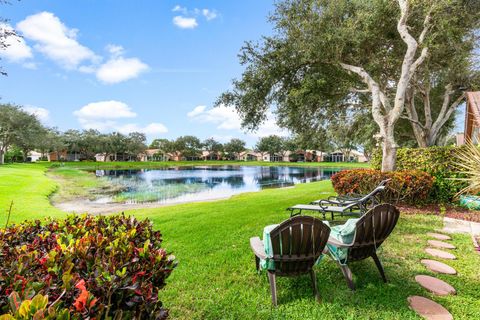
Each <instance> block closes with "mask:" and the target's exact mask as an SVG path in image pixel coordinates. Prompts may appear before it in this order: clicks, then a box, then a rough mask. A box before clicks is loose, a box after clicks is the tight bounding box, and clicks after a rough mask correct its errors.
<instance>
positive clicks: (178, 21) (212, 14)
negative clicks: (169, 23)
mask: <svg viewBox="0 0 480 320" xmlns="http://www.w3.org/2000/svg"><path fill="white" fill-rule="evenodd" d="M172 11H173V12H178V13H181V15H178V16H175V17H173V24H174V25H176V26H177V27H179V28H182V29H194V28H196V27H198V20H197V18H199V17H202V16H203V17H204V18H205V19H206V20H207V21H210V20H213V19H215V18H217V17H218V13H217V11H216V10H213V9H207V8H205V9H198V8H195V9H192V10H189V9H188V8H186V7H182V6H180V5H176V6H175V7H173V9H172Z"/></svg>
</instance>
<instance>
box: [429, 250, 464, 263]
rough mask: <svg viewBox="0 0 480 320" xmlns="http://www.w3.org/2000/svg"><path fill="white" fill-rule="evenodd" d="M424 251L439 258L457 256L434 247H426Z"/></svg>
mask: <svg viewBox="0 0 480 320" xmlns="http://www.w3.org/2000/svg"><path fill="white" fill-rule="evenodd" d="M425 252H426V253H428V254H429V255H431V256H433V257H435V258H440V259H447V260H455V259H457V257H455V255H454V254H452V253H450V252H447V251H443V250H439V249H434V248H426V249H425Z"/></svg>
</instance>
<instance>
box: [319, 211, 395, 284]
mask: <svg viewBox="0 0 480 320" xmlns="http://www.w3.org/2000/svg"><path fill="white" fill-rule="evenodd" d="M399 216H400V212H399V211H398V209H397V208H396V207H395V206H393V205H391V204H380V205H377V206H376V207H374V208H373V209H370V211H368V212H367V213H366V214H365V215H363V216H362V217H361V218H360V219H359V220H358V221H357V223H356V229H355V237H354V240H353V242H352V243H351V244H344V243H342V242H341V241H338V240H337V239H335V238H332V237H330V238H329V239H328V244H329V245H333V246H335V247H337V248H348V254H347V260H346V261H347V263H345V264H342V263H340V262H339V261H338V260H336V261H337V263H338V265H339V266H340V268H341V270H342V273H343V275H344V277H345V279H346V280H347V284H348V286H349V287H350V289H352V290H355V284H354V283H353V279H352V272H351V271H350V268H349V267H348V263H350V262H354V261H359V260H363V259H367V258H369V257H372V259H373V261H375V264H376V266H377V268H378V271H379V272H380V275H381V276H382V279H383V281H384V282H387V278H386V276H385V271H384V269H383V266H382V263H381V262H380V259H378V256H377V249H378V248H379V247H380V246H381V244H382V243H383V242H384V241H385V239H387V237H388V236H389V235H390V233H391V232H392V230H393V229H394V228H395V225H396V224H397V221H398V218H399Z"/></svg>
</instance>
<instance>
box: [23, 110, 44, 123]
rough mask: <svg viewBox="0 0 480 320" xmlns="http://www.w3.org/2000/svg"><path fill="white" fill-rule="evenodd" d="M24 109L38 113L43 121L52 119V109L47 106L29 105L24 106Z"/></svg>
mask: <svg viewBox="0 0 480 320" xmlns="http://www.w3.org/2000/svg"><path fill="white" fill-rule="evenodd" d="M23 110H25V111H26V112H28V113H30V114H33V115H36V116H37V118H38V120H40V121H41V122H43V123H47V122H48V121H49V120H50V111H48V110H47V109H45V108H40V107H34V106H27V107H23Z"/></svg>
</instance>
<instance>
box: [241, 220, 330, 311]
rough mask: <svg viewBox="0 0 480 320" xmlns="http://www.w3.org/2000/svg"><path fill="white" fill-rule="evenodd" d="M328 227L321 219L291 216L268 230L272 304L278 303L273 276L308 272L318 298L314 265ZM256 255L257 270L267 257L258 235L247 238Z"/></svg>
mask: <svg viewBox="0 0 480 320" xmlns="http://www.w3.org/2000/svg"><path fill="white" fill-rule="evenodd" d="M329 234H330V228H329V227H328V226H327V225H325V224H324V223H323V222H322V221H321V220H319V219H317V218H314V217H309V216H296V217H293V218H290V219H288V220H286V221H284V222H282V223H281V224H280V225H278V226H277V227H276V228H275V229H273V230H272V231H271V232H270V238H271V242H272V251H273V252H272V253H273V258H271V260H273V261H274V264H275V270H268V271H267V273H268V280H269V282H270V290H271V293H272V303H273V305H275V306H276V305H277V285H276V276H298V275H303V274H307V273H308V274H310V277H311V280H312V286H313V291H314V294H315V297H316V298H317V300H318V299H319V298H320V296H319V294H318V288H317V281H316V276H315V271H314V270H313V266H314V264H315V262H316V261H317V260H318V258H319V257H320V255H321V254H322V252H323V251H324V249H325V246H326V244H327V241H328V236H329ZM250 246H251V247H252V250H253V252H254V254H255V261H256V266H257V270H258V268H259V260H260V259H264V260H265V259H267V256H266V254H265V248H264V245H263V242H262V241H261V240H260V238H259V237H254V238H251V239H250Z"/></svg>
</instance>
